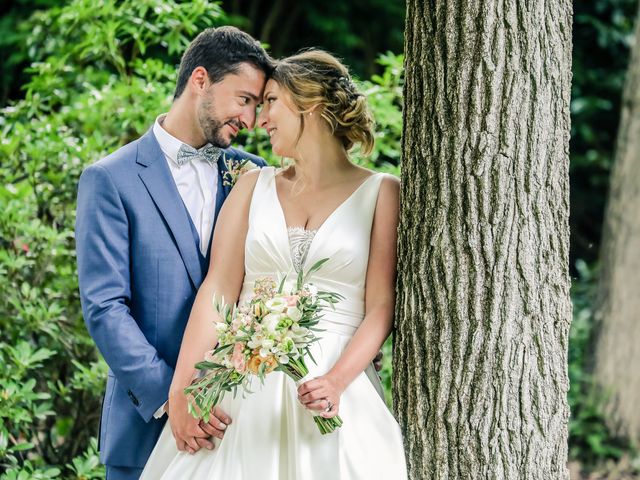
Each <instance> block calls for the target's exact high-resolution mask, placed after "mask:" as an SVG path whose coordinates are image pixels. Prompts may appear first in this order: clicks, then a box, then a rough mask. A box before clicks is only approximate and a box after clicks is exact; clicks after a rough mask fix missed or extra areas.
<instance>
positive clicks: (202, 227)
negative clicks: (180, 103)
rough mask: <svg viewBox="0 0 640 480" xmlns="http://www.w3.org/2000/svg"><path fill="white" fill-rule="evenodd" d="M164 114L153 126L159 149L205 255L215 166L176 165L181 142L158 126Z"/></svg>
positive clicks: (201, 162) (213, 203)
mask: <svg viewBox="0 0 640 480" xmlns="http://www.w3.org/2000/svg"><path fill="white" fill-rule="evenodd" d="M164 117H165V115H160V116H159V117H158V118H157V119H156V123H155V124H154V125H153V134H154V135H155V136H156V139H157V140H158V143H159V144H160V148H161V149H162V152H163V153H164V156H165V158H166V160H167V163H168V164H169V170H171V175H172V176H173V180H174V181H175V182H176V187H178V193H180V197H182V201H183V203H184V205H185V207H187V211H188V212H189V216H190V217H191V221H192V222H193V225H194V226H195V227H196V230H197V231H198V236H199V238H200V252H201V253H202V255H204V256H206V255H207V250H208V249H209V240H210V239H211V231H212V229H213V217H214V214H215V209H216V193H217V191H218V166H217V165H216V164H211V163H209V162H207V161H206V160H204V159H196V160H192V161H190V162H187V163H185V164H184V165H182V166H180V165H178V163H177V162H176V157H177V156H178V150H179V149H180V147H181V146H182V142H181V141H180V140H178V139H177V138H176V137H174V136H173V135H171V134H170V133H169V132H167V131H166V130H165V129H164V128H163V127H162V122H163V121H164Z"/></svg>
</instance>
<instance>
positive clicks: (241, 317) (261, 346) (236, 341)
mask: <svg viewBox="0 0 640 480" xmlns="http://www.w3.org/2000/svg"><path fill="white" fill-rule="evenodd" d="M327 260H328V258H325V259H323V260H320V261H319V262H317V263H316V264H314V265H313V266H312V267H311V268H310V269H309V271H308V272H307V273H306V274H303V273H302V272H301V273H300V274H298V276H297V282H296V285H295V287H293V288H287V287H285V280H286V277H284V278H283V279H282V281H281V282H280V284H279V285H278V284H276V282H275V280H274V279H273V278H271V277H264V278H260V279H258V280H256V282H255V283H254V288H253V296H252V297H251V299H249V300H248V301H246V302H245V303H243V304H242V305H238V306H235V305H234V306H229V305H226V304H225V303H224V299H221V301H218V299H217V298H214V300H213V302H214V307H215V308H216V310H217V311H218V312H219V314H220V317H221V320H220V321H219V322H218V323H217V324H216V331H217V333H218V344H217V346H216V347H215V348H214V349H213V350H211V351H209V352H207V354H206V356H205V360H204V361H202V362H200V363H198V364H197V365H196V368H197V369H198V370H201V371H202V372H203V374H202V376H201V377H199V378H197V379H195V380H194V381H193V382H192V384H191V385H190V386H189V387H187V388H186V389H185V393H186V394H188V395H191V398H192V401H191V402H190V403H189V411H190V413H191V414H192V415H193V416H195V417H196V418H203V419H205V421H208V420H209V412H211V410H212V409H213V407H214V406H215V405H217V404H218V403H220V401H221V400H222V398H223V396H224V395H225V393H227V392H233V394H234V395H235V394H236V393H237V390H238V388H241V389H242V390H243V391H244V392H247V393H251V391H250V390H249V384H250V381H251V376H256V377H258V378H259V379H260V380H261V381H264V377H265V376H266V375H267V374H269V373H271V372H273V371H276V370H277V371H281V372H284V373H286V374H287V375H289V377H291V378H292V379H293V380H294V381H295V382H296V383H298V382H300V381H301V380H302V379H303V378H304V377H305V376H306V375H307V374H308V373H309V369H308V368H307V365H306V358H307V357H309V358H311V359H312V360H313V356H312V355H311V351H310V347H311V345H312V344H313V343H314V342H317V341H318V340H319V338H318V335H317V332H320V331H321V330H320V329H318V328H317V324H318V321H319V320H320V318H321V316H322V311H323V309H324V308H326V307H328V306H330V307H333V305H334V304H335V303H337V302H338V301H339V300H340V299H341V298H342V297H341V296H340V295H338V294H337V293H331V292H322V291H318V290H317V288H315V287H314V286H313V285H312V284H309V283H307V279H308V278H309V277H310V275H311V274H313V273H314V272H316V271H317V270H319V269H320V267H321V266H322V265H323V264H324V263H325V262H326V261H327ZM314 361H315V360H314ZM313 418H314V420H315V422H316V425H317V426H318V429H319V430H320V432H321V433H322V434H326V433H330V432H333V431H334V430H335V429H336V428H338V427H340V426H341V425H342V420H341V419H340V417H339V416H335V417H333V418H323V417H320V416H314V417H313Z"/></svg>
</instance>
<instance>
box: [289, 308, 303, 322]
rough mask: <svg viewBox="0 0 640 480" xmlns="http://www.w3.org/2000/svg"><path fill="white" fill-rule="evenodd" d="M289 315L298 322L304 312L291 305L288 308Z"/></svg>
mask: <svg viewBox="0 0 640 480" xmlns="http://www.w3.org/2000/svg"><path fill="white" fill-rule="evenodd" d="M287 317H289V318H290V319H291V320H293V321H294V322H298V321H299V320H300V319H301V318H302V312H301V311H300V309H299V308H298V307H289V308H287Z"/></svg>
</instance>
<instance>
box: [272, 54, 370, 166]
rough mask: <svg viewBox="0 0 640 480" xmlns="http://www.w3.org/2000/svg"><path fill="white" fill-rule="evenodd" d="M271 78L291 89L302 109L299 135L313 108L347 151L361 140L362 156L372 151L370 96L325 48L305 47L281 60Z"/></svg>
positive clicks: (296, 103)
mask: <svg viewBox="0 0 640 480" xmlns="http://www.w3.org/2000/svg"><path fill="white" fill-rule="evenodd" d="M271 78H273V80H275V81H276V82H277V83H278V84H279V85H280V86H281V87H284V88H285V89H286V90H287V91H288V93H289V94H290V95H291V99H292V100H293V103H294V106H295V107H296V108H297V109H298V111H299V112H300V120H301V125H300V133H299V134H298V138H300V136H301V135H302V132H303V130H304V125H305V114H309V113H310V112H311V111H312V110H313V112H314V115H316V114H317V115H320V116H321V117H322V118H323V119H324V120H325V121H326V122H327V124H328V125H329V128H330V129H331V132H332V133H333V135H335V136H336V137H337V138H338V139H339V140H340V141H341V142H342V145H344V148H345V149H346V150H347V151H348V150H350V149H351V148H352V147H353V146H354V145H356V144H358V143H359V144H360V145H361V152H362V154H363V155H368V154H369V153H371V150H373V144H374V137H373V126H374V121H373V116H372V115H371V112H370V111H369V107H368V106H367V98H366V97H365V96H364V94H363V93H362V92H360V91H359V90H358V88H357V87H356V85H355V84H354V83H353V80H351V76H350V75H349V70H348V69H347V67H346V66H344V65H343V64H342V63H341V62H340V61H339V60H338V59H337V58H335V57H334V56H333V55H331V54H330V53H327V52H325V51H323V50H315V49H313V50H306V51H304V52H301V53H298V54H296V55H293V56H291V57H287V58H284V59H282V60H280V61H279V62H278V63H277V64H276V68H275V69H274V71H273V74H272V75H271Z"/></svg>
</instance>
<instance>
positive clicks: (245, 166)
mask: <svg viewBox="0 0 640 480" xmlns="http://www.w3.org/2000/svg"><path fill="white" fill-rule="evenodd" d="M223 162H224V165H225V167H227V171H226V172H224V174H223V175H222V183H223V185H224V186H225V187H233V186H234V185H235V184H236V182H237V181H238V179H239V178H240V175H242V174H243V173H247V172H248V171H249V170H253V169H254V168H258V165H256V164H255V163H253V162H252V161H251V160H249V159H248V158H245V159H243V160H231V159H229V160H227V158H226V157H225V158H224V160H223Z"/></svg>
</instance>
